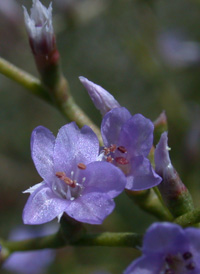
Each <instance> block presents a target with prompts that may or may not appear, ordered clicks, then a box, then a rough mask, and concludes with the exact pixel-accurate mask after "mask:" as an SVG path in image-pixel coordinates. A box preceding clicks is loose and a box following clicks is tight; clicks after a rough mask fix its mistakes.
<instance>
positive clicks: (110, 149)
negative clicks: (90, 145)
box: [103, 145, 117, 155]
mask: <svg viewBox="0 0 200 274" xmlns="http://www.w3.org/2000/svg"><path fill="white" fill-rule="evenodd" d="M116 149H117V146H116V145H110V146H109V147H104V149H103V151H104V155H108V154H109V153H110V152H113V153H114V152H115V150H116Z"/></svg>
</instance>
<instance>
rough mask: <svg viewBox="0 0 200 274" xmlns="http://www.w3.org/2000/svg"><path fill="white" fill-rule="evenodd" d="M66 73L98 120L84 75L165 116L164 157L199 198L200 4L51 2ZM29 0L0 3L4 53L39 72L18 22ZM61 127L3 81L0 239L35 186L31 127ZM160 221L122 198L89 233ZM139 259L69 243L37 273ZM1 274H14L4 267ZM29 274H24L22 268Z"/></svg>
mask: <svg viewBox="0 0 200 274" xmlns="http://www.w3.org/2000/svg"><path fill="white" fill-rule="evenodd" d="M52 2H53V20H54V29H55V32H56V35H57V46H58V49H59V51H60V54H61V57H62V59H61V60H62V70H63V73H64V75H65V76H66V77H67V79H68V82H69V84H70V87H71V91H72V94H73V96H74V98H75V100H76V102H77V103H78V104H79V105H80V106H81V107H82V108H83V109H84V111H85V112H86V113H87V114H88V115H89V116H90V117H91V118H92V119H93V120H94V121H95V122H96V123H97V125H100V123H101V115H100V114H99V112H98V111H97V110H96V109H95V107H94V106H93V104H92V102H91V100H90V98H89V96H88V95H87V92H86V91H85V89H84V87H83V86H82V85H81V83H80V82H79V80H78V76H80V75H83V76H85V77H87V78H88V79H90V80H92V81H93V82H95V83H97V84H99V85H101V86H103V87H104V88H105V89H107V90H108V91H109V92H111V93H112V94H113V95H114V96H115V98H116V99H117V100H118V101H119V102H120V104H121V105H122V106H125V107H126V108H128V109H129V110H130V111H131V112H132V114H135V113H138V112H139V113H142V114H143V115H145V116H146V117H148V118H150V119H151V120H155V119H156V118H157V117H158V115H159V114H160V113H161V112H162V111H163V110H165V111H166V114H167V117H168V125H169V145H170V147H171V148H172V149H171V152H170V155H171V159H172V162H173V164H174V166H175V167H176V169H177V170H178V172H179V174H180V176H181V178H182V180H183V182H184V183H185V184H186V185H187V187H188V188H189V190H190V191H191V192H192V195H193V198H194V201H195V205H196V206H198V205H199V196H200V180H199V175H200V174H199V173H200V172H199V166H200V122H199V119H200V105H199V104H200V91H199V90H200V1H199V0H191V1H187V0H174V1H163V0H138V1H136V0H135V1H134V0H53V1H52ZM42 3H43V4H45V5H48V4H49V1H42ZM22 5H24V6H26V7H27V8H28V9H29V8H30V7H31V1H29V0H0V56H2V57H4V58H5V59H7V60H9V61H10V62H12V63H14V64H15V65H17V66H19V67H20V68H22V69H24V70H26V71H27V72H29V73H32V74H33V75H35V76H38V74H37V71H36V68H35V64H34V60H33V57H32V55H31V51H30V48H29V44H28V39H27V35H26V31H25V26H24V22H23V11H22V7H21V6H22ZM66 122H67V120H66V118H65V117H63V116H62V115H61V114H60V113H59V112H58V110H56V109H55V108H53V107H52V106H49V105H48V104H47V103H45V102H43V101H42V100H40V99H38V98H35V97H34V96H33V95H31V94H29V92H28V91H27V90H25V89H24V88H22V87H21V86H19V85H18V84H16V83H14V82H12V81H11V80H10V79H8V78H6V77H4V76H2V75H0V220H1V221H0V236H1V237H5V238H8V237H9V234H10V231H11V230H13V229H14V228H15V227H16V226H18V225H21V224H22V217H21V215H22V210H23V207H24V205H25V202H26V200H27V198H28V196H27V194H26V195H25V194H22V191H24V190H25V189H27V188H29V187H30V186H32V185H34V184H35V183H38V182H40V178H39V176H38V174H37V172H36V170H35V168H34V165H33V163H32V160H31V156H30V145H29V143H30V135H31V132H32V130H33V129H34V128H35V127H36V126H38V125H43V126H46V127H48V128H49V129H50V130H51V131H52V132H54V133H55V134H56V133H57V131H58V129H59V128H60V127H61V126H62V125H63V124H65V123H66ZM154 221H156V219H155V218H154V217H152V216H150V215H148V214H146V213H144V212H142V211H141V210H140V209H139V208H137V207H136V206H135V205H134V204H132V202H131V201H130V200H129V198H128V197H126V195H125V194H122V195H120V196H119V197H117V199H116V209H115V211H114V212H113V214H112V215H110V216H109V217H108V218H107V219H106V220H105V222H104V223H103V225H102V226H91V225H86V227H87V228H88V230H89V231H95V232H98V231H99V232H100V231H115V232H120V231H134V232H140V233H141V232H144V231H145V230H146V228H147V227H148V226H149V225H150V224H151V223H152V222H154ZM137 255H138V254H137V253H136V252H135V251H133V250H132V249H130V248H106V247H104V248H103V247H96V248H95V247H87V248H83V247H67V248H64V249H60V250H58V251H57V252H56V258H55V260H54V261H53V262H52V263H51V264H50V266H49V267H48V268H47V269H46V270H43V271H42V273H40V274H49V273H58V274H68V273H74V274H78V273H90V274H97V273H98V274H99V273H104V274H107V273H116V274H118V273H122V271H123V270H124V269H125V268H126V267H127V265H128V264H129V263H130V262H131V261H132V260H133V259H134V257H135V256H137ZM0 273H14V272H9V271H6V270H0ZM25 273H26V272H25Z"/></svg>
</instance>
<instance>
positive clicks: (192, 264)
mask: <svg viewBox="0 0 200 274" xmlns="http://www.w3.org/2000/svg"><path fill="white" fill-rule="evenodd" d="M186 268H187V269H188V270H194V269H195V263H194V262H191V263H189V264H188V265H186Z"/></svg>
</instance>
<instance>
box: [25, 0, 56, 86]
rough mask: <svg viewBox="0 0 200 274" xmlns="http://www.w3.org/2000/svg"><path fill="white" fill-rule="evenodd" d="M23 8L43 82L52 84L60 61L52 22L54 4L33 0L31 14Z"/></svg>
mask: <svg viewBox="0 0 200 274" xmlns="http://www.w3.org/2000/svg"><path fill="white" fill-rule="evenodd" d="M23 8H24V18H25V25H26V29H27V33H28V36H29V42H30V46H31V49H32V52H33V55H34V58H35V62H36V65H37V68H38V70H39V72H40V74H41V78H42V80H43V82H44V83H45V84H47V85H49V86H51V85H53V84H54V82H55V81H56V80H57V77H58V75H57V73H58V61H59V53H58V51H57V49H56V42H55V35H54V30H53V24H52V4H50V5H49V7H48V8H46V7H45V6H43V5H42V4H41V2H40V1H39V0H33V5H32V8H31V12H30V15H29V14H28V12H27V10H26V8H25V7H23ZM55 79H56V80H55ZM50 82H51V83H50ZM49 83H50V84H49Z"/></svg>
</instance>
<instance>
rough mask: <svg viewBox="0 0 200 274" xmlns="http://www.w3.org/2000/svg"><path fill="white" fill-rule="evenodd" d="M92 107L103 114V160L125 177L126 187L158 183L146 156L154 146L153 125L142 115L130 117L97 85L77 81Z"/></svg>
mask: <svg viewBox="0 0 200 274" xmlns="http://www.w3.org/2000/svg"><path fill="white" fill-rule="evenodd" d="M80 80H81V82H82V83H83V84H84V86H85V88H86V89H87V91H88V93H89V95H90V97H91V98H92V100H93V102H94V104H95V106H96V107H97V108H98V109H99V110H100V112H101V113H102V115H105V116H104V117H103V120H102V124H101V134H102V138H103V142H104V146H105V147H104V148H103V150H102V152H101V155H102V159H103V160H105V161H107V162H110V163H113V164H114V165H115V166H117V167H119V168H120V169H121V170H122V171H123V172H124V174H125V176H126V178H127V182H126V188H127V189H130V190H143V189H148V188H151V187H154V186H156V185H158V184H159V183H160V182H161V177H160V176H159V175H157V174H156V173H155V171H154V170H153V168H152V166H151V164H150V161H149V160H148V158H147V157H148V155H149V152H150V150H151V147H152V145H153V131H154V126H153V123H152V122H151V121H150V120H149V119H147V118H145V117H144V116H143V115H141V114H136V115H134V116H132V115H131V114H130V112H129V111H128V110H127V109H126V108H124V107H120V105H119V103H118V102H117V101H116V100H115V99H114V97H113V96H112V95H111V94H110V93H109V92H108V91H106V90H104V89H103V88H102V87H100V86H99V85H96V84H94V83H93V82H91V81H89V80H87V79H86V78H84V77H81V78H80Z"/></svg>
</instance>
